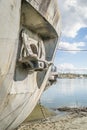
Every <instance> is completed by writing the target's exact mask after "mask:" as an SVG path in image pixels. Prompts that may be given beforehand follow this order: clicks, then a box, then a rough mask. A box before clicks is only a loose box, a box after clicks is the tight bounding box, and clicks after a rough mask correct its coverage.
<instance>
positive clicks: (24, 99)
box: [0, 0, 60, 130]
mask: <svg viewBox="0 0 87 130" xmlns="http://www.w3.org/2000/svg"><path fill="white" fill-rule="evenodd" d="M59 38H60V14H59V9H58V3H57V0H45V1H44V0H0V130H14V129H15V128H17V127H18V126H19V125H20V124H21V123H22V122H23V121H24V120H25V119H26V118H27V116H28V115H29V114H30V113H31V112H32V110H33V109H34V107H35V106H36V104H37V102H38V100H39V98H40V96H41V94H42V93H43V91H44V90H45V87H46V86H47V82H48V80H49V77H50V72H51V69H52V65H53V61H54V57H55V53H56V49H57V45H58V41H59Z"/></svg>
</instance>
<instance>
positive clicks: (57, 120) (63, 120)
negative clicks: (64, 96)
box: [17, 108, 87, 130]
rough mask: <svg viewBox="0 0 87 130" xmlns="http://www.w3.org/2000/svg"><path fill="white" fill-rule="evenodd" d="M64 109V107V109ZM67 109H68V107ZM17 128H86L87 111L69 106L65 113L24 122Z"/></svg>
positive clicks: (79, 129) (73, 129)
mask: <svg viewBox="0 0 87 130" xmlns="http://www.w3.org/2000/svg"><path fill="white" fill-rule="evenodd" d="M64 110H65V109H64ZM68 110H69V109H68ZM17 130H87V111H85V109H82V111H81V109H78V108H77V109H75V111H74V110H73V109H72V110H71V108H70V111H69V112H68V113H67V115H64V116H58V115H56V116H51V117H48V118H46V119H42V120H37V121H32V122H29V121H27V122H24V123H23V124H21V125H20V126H19V128H18V129H17Z"/></svg>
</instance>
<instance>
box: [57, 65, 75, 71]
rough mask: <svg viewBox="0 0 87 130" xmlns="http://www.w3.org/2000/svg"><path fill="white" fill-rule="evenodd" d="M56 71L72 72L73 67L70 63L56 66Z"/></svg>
mask: <svg viewBox="0 0 87 130" xmlns="http://www.w3.org/2000/svg"><path fill="white" fill-rule="evenodd" d="M57 68H58V70H72V69H75V67H74V65H73V64H71V63H63V64H59V65H58V66H57Z"/></svg>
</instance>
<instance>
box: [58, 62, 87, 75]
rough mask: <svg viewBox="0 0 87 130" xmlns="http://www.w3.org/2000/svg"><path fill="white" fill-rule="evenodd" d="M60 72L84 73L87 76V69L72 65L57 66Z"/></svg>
mask: <svg viewBox="0 0 87 130" xmlns="http://www.w3.org/2000/svg"><path fill="white" fill-rule="evenodd" d="M57 68H58V72H63V73H65V72H71V73H84V74H87V68H78V67H76V66H74V65H73V64H71V63H63V64H58V65H57Z"/></svg>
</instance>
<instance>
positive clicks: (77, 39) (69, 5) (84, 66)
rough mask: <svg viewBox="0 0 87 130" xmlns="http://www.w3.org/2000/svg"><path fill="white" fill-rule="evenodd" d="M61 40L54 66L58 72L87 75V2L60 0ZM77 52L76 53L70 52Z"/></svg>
mask: <svg viewBox="0 0 87 130" xmlns="http://www.w3.org/2000/svg"><path fill="white" fill-rule="evenodd" d="M58 4H59V10H60V15H61V38H60V42H59V46H58V48H59V49H62V50H68V51H61V50H57V52H56V57H55V60H54V64H55V65H56V66H57V68H58V71H62V72H67V71H68V72H77V73H78V72H79V73H86V74H87V51H81V50H87V13H86V12H87V0H58ZM69 50H76V51H69Z"/></svg>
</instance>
